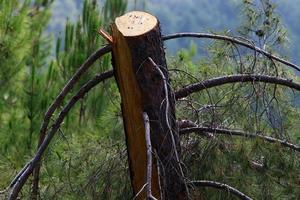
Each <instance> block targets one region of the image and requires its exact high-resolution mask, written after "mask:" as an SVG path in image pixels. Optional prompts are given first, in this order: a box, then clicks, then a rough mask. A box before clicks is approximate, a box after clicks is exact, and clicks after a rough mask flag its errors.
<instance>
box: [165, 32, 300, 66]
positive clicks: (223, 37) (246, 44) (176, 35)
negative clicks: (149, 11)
mask: <svg viewBox="0 0 300 200" xmlns="http://www.w3.org/2000/svg"><path fill="white" fill-rule="evenodd" d="M183 37H195V38H209V39H217V40H224V41H228V42H231V43H234V44H238V45H241V46H244V47H247V48H249V49H252V50H255V51H256V52H258V53H261V54H263V55H265V56H266V57H268V58H270V59H274V60H276V61H278V62H281V63H282V64H285V65H287V66H289V67H291V68H293V69H295V70H297V71H300V67H299V66H298V65H296V64H293V63H291V62H289V61H287V60H284V59H282V58H279V57H277V56H275V55H273V54H271V53H269V52H267V51H265V50H263V49H261V48H259V47H257V46H254V45H253V44H252V43H250V42H244V41H242V40H240V39H237V38H236V37H230V36H226V35H217V34H210V33H192V32H187V33H174V34H170V35H165V36H164V37H163V40H171V39H176V38H183Z"/></svg>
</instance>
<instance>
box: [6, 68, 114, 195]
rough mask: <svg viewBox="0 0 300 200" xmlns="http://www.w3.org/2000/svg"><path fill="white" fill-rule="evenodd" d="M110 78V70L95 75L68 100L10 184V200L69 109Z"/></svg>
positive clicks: (17, 191) (26, 177) (40, 156)
mask: <svg viewBox="0 0 300 200" xmlns="http://www.w3.org/2000/svg"><path fill="white" fill-rule="evenodd" d="M112 76H113V71H112V70H111V71H107V72H104V73H101V74H98V75H96V76H95V77H94V78H93V79H92V80H90V81H88V82H87V83H86V84H84V85H83V86H82V87H81V88H80V90H79V91H78V92H77V93H76V94H75V95H74V96H73V97H72V98H71V99H70V101H69V102H68V104H67V105H66V106H65V107H64V108H63V110H62V111H61V112H60V113H59V115H58V118H57V119H56V121H55V123H54V124H53V125H52V128H51V130H50V132H49V133H48V134H47V136H46V138H45V140H43V142H42V143H41V145H40V147H39V148H38V150H37V152H36V154H35V156H34V157H33V159H31V161H29V162H28V163H27V164H26V165H25V167H24V168H23V169H22V171H23V173H18V175H17V177H16V178H14V180H13V182H12V183H11V184H10V185H11V186H10V187H12V190H11V193H10V196H9V199H10V200H15V199H16V198H17V197H18V194H19V192H20V190H21V189H22V187H23V185H24V184H25V182H26V180H27V179H28V177H29V176H30V174H31V173H32V172H33V169H34V168H35V167H36V166H37V165H38V164H39V163H40V161H41V158H42V155H43V153H44V152H45V150H46V148H47V147H48V145H49V144H50V141H51V140H52V138H53V136H54V135H55V133H56V132H57V130H58V129H59V128H60V125H61V123H62V122H63V120H64V118H65V117H66V115H67V114H68V113H69V111H70V110H71V108H72V107H73V106H74V105H75V103H76V102H77V101H79V100H80V99H81V98H83V97H84V95H85V94H86V93H87V92H88V91H90V90H91V89H92V88H93V87H95V86H96V85H97V84H98V83H100V82H102V81H104V80H106V79H108V78H110V77H112Z"/></svg>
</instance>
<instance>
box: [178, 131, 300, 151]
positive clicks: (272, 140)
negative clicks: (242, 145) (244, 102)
mask: <svg viewBox="0 0 300 200" xmlns="http://www.w3.org/2000/svg"><path fill="white" fill-rule="evenodd" d="M189 133H212V134H222V135H228V136H240V137H245V138H251V139H253V138H260V139H262V140H265V141H267V142H270V143H278V144H281V145H282V146H284V147H288V148H290V149H292V150H295V151H298V152H300V146H297V145H295V144H292V143H289V142H287V141H284V140H280V139H277V138H273V137H269V136H264V135H261V134H253V133H252V134H251V133H246V132H243V131H238V130H230V129H220V128H210V127H191V128H184V129H181V130H180V131H179V134H180V135H186V134H189Z"/></svg>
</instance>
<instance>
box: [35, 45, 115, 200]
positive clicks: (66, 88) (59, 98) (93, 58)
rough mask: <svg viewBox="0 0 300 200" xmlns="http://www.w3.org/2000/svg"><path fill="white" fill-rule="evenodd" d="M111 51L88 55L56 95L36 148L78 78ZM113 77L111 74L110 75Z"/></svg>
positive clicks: (107, 47) (44, 120)
mask: <svg viewBox="0 0 300 200" xmlns="http://www.w3.org/2000/svg"><path fill="white" fill-rule="evenodd" d="M110 51H111V45H106V46H104V47H103V48H100V49H98V50H97V51H95V52H94V53H93V54H92V55H90V56H89V57H88V58H87V60H86V61H85V62H84V63H83V64H82V65H81V66H80V67H79V68H78V70H77V71H76V72H75V74H74V75H73V77H72V78H71V79H70V80H69V81H68V82H67V84H66V85H65V86H64V88H63V89H62V90H61V92H60V93H59V94H58V96H57V97H56V98H55V100H54V101H53V103H52V104H51V105H50V107H49V108H48V110H47V112H46V113H45V115H44V119H43V123H42V125H41V127H40V131H39V142H38V148H39V147H40V146H41V144H42V142H43V141H44V139H45V136H46V131H47V129H48V125H49V122H50V119H51V117H52V115H53V113H54V112H55V110H56V109H57V108H58V107H59V106H60V105H61V103H62V101H63V99H64V98H65V96H66V95H67V94H68V93H69V91H70V90H71V89H72V88H73V87H74V85H75V84H76V82H77V81H78V80H79V79H80V77H81V76H82V75H83V74H84V73H85V72H86V71H87V70H88V69H89V68H90V66H92V64H94V63H95V62H96V60H97V59H99V58H100V57H101V56H103V55H104V54H106V53H108V52H110ZM110 75H111V76H113V74H112V73H111V74H110ZM40 167H41V166H40V164H38V165H37V166H36V168H35V170H34V173H33V176H34V178H33V184H32V198H33V199H37V198H36V197H37V195H38V183H39V171H40Z"/></svg>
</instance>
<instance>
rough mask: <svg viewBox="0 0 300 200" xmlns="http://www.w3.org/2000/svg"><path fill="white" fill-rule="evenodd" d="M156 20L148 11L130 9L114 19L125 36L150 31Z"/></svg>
mask: <svg viewBox="0 0 300 200" xmlns="http://www.w3.org/2000/svg"><path fill="white" fill-rule="evenodd" d="M157 23H158V21H157V19H156V17H154V16H153V15H150V14H149V13H145V12H140V11H132V12H129V13H127V14H125V15H123V16H122V17H118V18H116V20H115V24H116V26H117V27H118V29H119V31H120V32H121V33H122V34H123V36H125V37H130V36H139V35H143V34H146V33H147V32H149V31H151V30H152V29H153V28H154V27H155V26H156V25H157Z"/></svg>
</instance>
